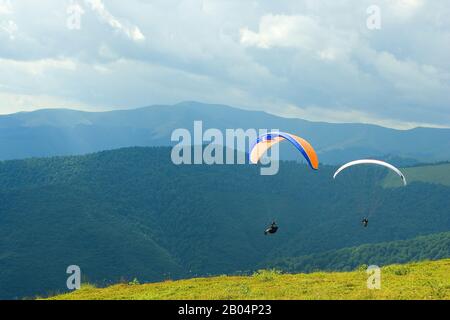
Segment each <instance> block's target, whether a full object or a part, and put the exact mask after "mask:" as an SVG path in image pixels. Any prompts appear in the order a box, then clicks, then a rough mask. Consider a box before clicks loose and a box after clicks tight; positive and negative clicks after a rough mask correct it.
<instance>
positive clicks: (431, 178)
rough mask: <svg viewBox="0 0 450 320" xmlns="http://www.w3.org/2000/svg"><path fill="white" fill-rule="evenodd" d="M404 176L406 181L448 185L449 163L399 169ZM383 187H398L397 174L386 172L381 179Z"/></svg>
mask: <svg viewBox="0 0 450 320" xmlns="http://www.w3.org/2000/svg"><path fill="white" fill-rule="evenodd" d="M401 170H402V172H403V174H404V175H405V176H406V180H407V181H408V183H412V182H428V183H435V184H442V185H445V186H450V163H443V164H438V165H433V166H431V165H430V166H420V167H411V168H403V169H401ZM383 186H384V187H387V188H389V187H398V186H401V183H399V179H398V176H396V175H395V174H388V175H387V176H386V178H385V179H384V181H383Z"/></svg>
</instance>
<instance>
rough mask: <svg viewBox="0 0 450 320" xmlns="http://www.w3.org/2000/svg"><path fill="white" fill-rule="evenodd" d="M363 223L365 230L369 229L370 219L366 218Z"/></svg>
mask: <svg viewBox="0 0 450 320" xmlns="http://www.w3.org/2000/svg"><path fill="white" fill-rule="evenodd" d="M361 223H362V224H363V226H364V228H367V226H368V225H369V219H367V218H364V219H362V221H361Z"/></svg>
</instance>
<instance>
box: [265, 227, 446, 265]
mask: <svg viewBox="0 0 450 320" xmlns="http://www.w3.org/2000/svg"><path fill="white" fill-rule="evenodd" d="M448 257H450V232H443V233H437V234H432V235H427V236H421V237H417V238H414V239H408V240H399V241H392V242H383V243H376V244H365V245H362V246H358V247H353V248H344V249H339V250H336V251H327V252H322V253H317V254H312V255H309V256H302V257H291V258H281V259H279V260H274V261H270V262H269V263H267V264H265V265H264V267H266V268H274V269H277V270H281V271H284V272H291V273H292V272H314V271H318V270H329V271H336V270H343V271H350V270H354V269H355V268H356V267H358V266H360V265H373V264H375V265H378V266H385V265H388V264H394V263H405V262H409V261H422V260H427V259H431V260H438V259H442V258H448Z"/></svg>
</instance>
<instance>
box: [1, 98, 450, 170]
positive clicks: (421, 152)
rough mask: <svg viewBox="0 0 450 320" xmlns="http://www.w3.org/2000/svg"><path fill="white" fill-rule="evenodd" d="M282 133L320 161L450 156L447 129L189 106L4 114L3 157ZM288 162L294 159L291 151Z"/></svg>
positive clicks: (439, 158)
mask: <svg viewBox="0 0 450 320" xmlns="http://www.w3.org/2000/svg"><path fill="white" fill-rule="evenodd" d="M195 120H202V121H203V127H204V129H208V128H218V129H221V130H225V129H238V128H242V129H248V128H254V129H279V130H283V131H288V132H292V133H296V134H298V135H301V136H302V137H305V138H306V139H307V140H309V141H310V142H311V143H312V144H313V145H314V147H315V148H316V150H317V152H318V154H319V157H320V160H321V162H322V163H329V164H337V163H341V162H344V161H348V160H353V159H355V158H361V157H380V158H381V157H383V158H386V157H394V158H396V159H397V160H398V161H399V162H400V163H401V164H405V163H406V164H413V163H416V162H437V161H446V160H449V159H450V129H435V128H416V129H412V130H394V129H389V128H384V127H380V126H375V125H368V124H332V123H324V122H310V121H305V120H301V119H287V118H282V117H277V116H274V115H270V114H267V113H264V112H258V111H247V110H241V109H237V108H232V107H229V106H224V105H207V104H202V103H198V102H184V103H180V104H177V105H174V106H163V105H157V106H151V107H145V108H140V109H133V110H122V111H109V112H95V113H94V112H82V111H74V110H66V109H46V110H39V111H35V112H29V113H16V114H11V115H3V116H0V159H2V160H5V159H20V158H28V157H40V156H54V155H76V154H84V153H90V152H95V151H101V150H108V149H116V148H120V147H130V146H168V145H171V144H172V143H171V141H170V136H171V133H172V131H173V130H175V129H177V128H186V129H188V130H190V131H192V130H193V122H194V121H195ZM285 155H286V157H287V158H292V156H293V154H292V153H289V152H286V153H285Z"/></svg>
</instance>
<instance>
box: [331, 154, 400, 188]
mask: <svg viewBox="0 0 450 320" xmlns="http://www.w3.org/2000/svg"><path fill="white" fill-rule="evenodd" d="M360 164H375V165H379V166H383V167H386V168H388V169H391V170H392V171H394V172H395V173H396V174H397V175H399V176H400V178H401V179H402V182H403V185H405V186H406V184H407V183H406V178H405V175H404V174H403V173H402V172H401V171H400V170H399V169H398V168H396V167H394V166H393V165H392V164H389V163H387V162H384V161H380V160H373V159H361V160H355V161H351V162H349V163H346V164H344V165H343V166H342V167H340V168H339V169H338V170H337V171H336V172H335V173H334V175H333V179H336V177H337V176H338V174H339V173H341V172H342V171H343V170H345V169H347V168H349V167H352V166H355V165H360Z"/></svg>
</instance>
